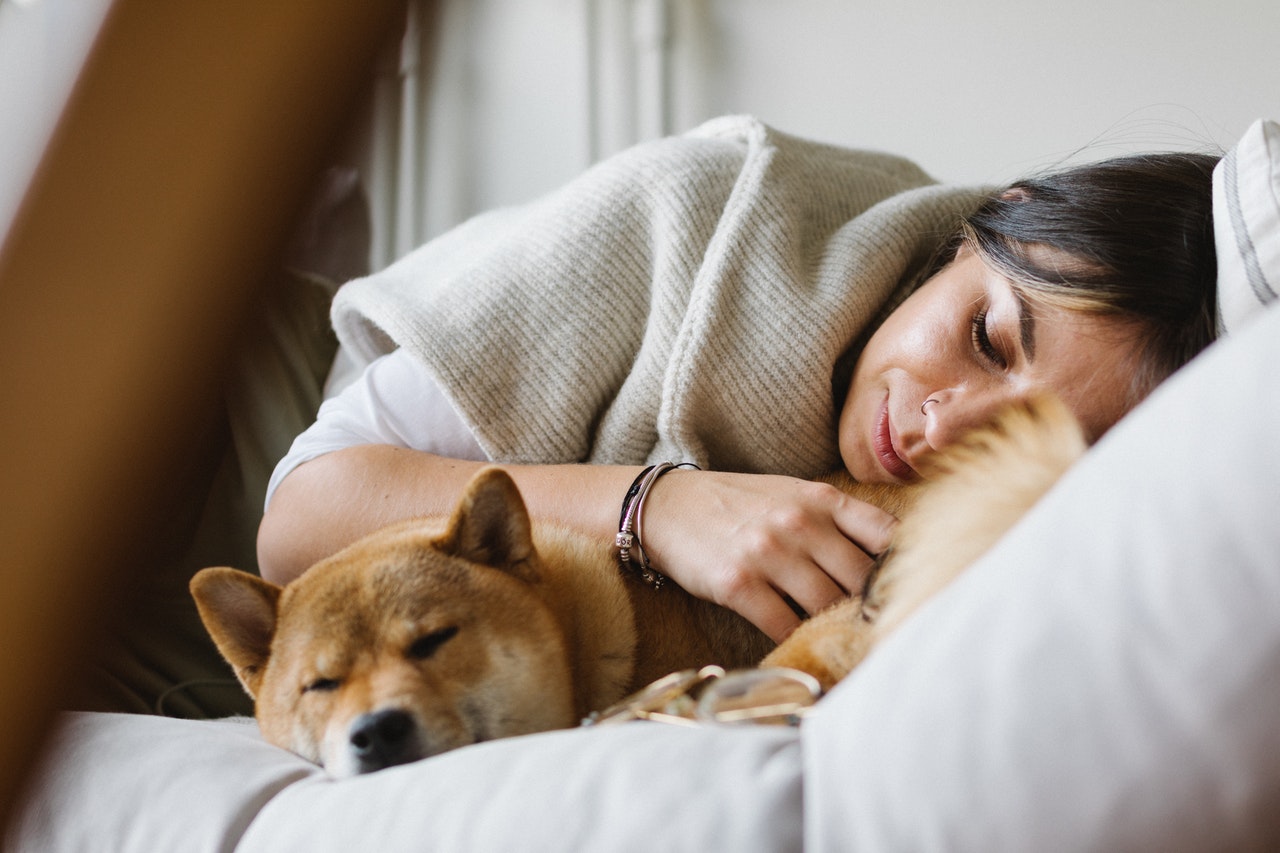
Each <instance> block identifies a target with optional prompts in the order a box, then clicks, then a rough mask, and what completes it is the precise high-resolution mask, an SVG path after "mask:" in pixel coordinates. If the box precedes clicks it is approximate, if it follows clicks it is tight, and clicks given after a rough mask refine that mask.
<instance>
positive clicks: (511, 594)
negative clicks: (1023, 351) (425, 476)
mask: <svg viewBox="0 0 1280 853" xmlns="http://www.w3.org/2000/svg"><path fill="white" fill-rule="evenodd" d="M1083 450H1084V441H1083V438H1082V437H1081V434H1080V431H1079V428H1078V427H1077V426H1076V424H1075V421H1074V420H1073V419H1072V418H1071V416H1070V414H1069V413H1068V412H1067V411H1066V409H1065V407H1064V406H1062V404H1061V403H1059V402H1057V401H1056V400H1053V399H1038V400H1034V401H1032V402H1029V403H1027V404H1024V405H1019V406H1016V407H1014V408H1012V409H1010V410H1009V411H1007V412H1005V413H1004V414H1002V415H1001V417H1000V418H999V419H998V420H997V421H996V422H995V423H994V424H993V425H992V426H991V427H990V428H988V429H986V430H981V431H978V432H977V433H975V434H974V435H972V436H971V437H969V438H968V439H967V440H965V441H963V442H961V443H960V444H959V445H957V446H955V447H953V448H951V449H949V450H948V451H947V452H946V453H944V454H941V455H939V456H938V457H937V458H936V459H935V460H934V463H933V466H932V468H931V470H930V471H929V472H928V473H929V474H930V478H929V479H928V482H927V484H926V485H922V486H913V487H894V486H874V485H860V484H857V483H854V482H853V481H852V480H850V479H849V478H848V476H847V475H842V474H837V475H833V476H832V477H830V478H827V480H828V482H831V483H833V484H835V485H837V486H838V487H839V488H841V489H844V490H845V491H847V492H849V493H850V494H852V495H853V496H855V497H858V498H859V499H862V500H867V501H869V502H872V503H875V504H877V505H879V506H881V507H883V508H885V509H887V510H888V511H890V512H893V513H895V514H898V515H900V517H901V518H902V519H903V521H902V524H901V525H900V526H899V529H898V532H897V533H896V534H895V541H894V544H893V548H892V552H891V554H890V556H889V557H888V559H887V560H886V561H885V562H884V564H883V566H882V567H881V569H880V570H879V571H878V572H877V573H876V575H875V576H874V578H873V579H872V581H871V583H870V584H869V585H868V589H867V590H866V601H865V602H864V601H863V599H862V597H861V596H854V597H852V598H851V599H849V600H847V601H846V602H842V603H841V604H837V605H836V606H834V607H832V608H829V609H828V610H826V611H824V612H823V613H820V614H818V615H817V616H815V617H814V618H812V619H810V620H808V621H807V622H805V623H804V624H803V625H801V627H800V628H799V629H798V630H797V631H796V632H795V633H793V634H792V636H791V637H789V638H788V639H787V640H786V641H785V642H784V643H783V644H782V645H780V646H779V647H778V648H777V649H775V650H774V651H772V653H769V654H768V656H767V657H765V655H766V653H767V652H769V649H770V647H771V645H772V644H771V643H770V642H769V641H768V639H767V638H766V637H765V636H764V635H763V634H762V633H760V632H759V631H758V630H756V629H755V628H754V627H752V626H750V625H749V624H748V623H747V622H746V621H745V620H743V619H741V618H740V617H738V616H737V615H736V614H733V613H731V612H729V611H727V610H724V609H723V608H720V607H717V606H716V605H713V604H710V603H708V602H705V601H702V600H700V599H696V598H694V597H692V596H690V595H688V594H687V593H685V592H684V591H683V590H681V589H680V588H679V587H677V586H675V585H674V584H667V585H665V586H663V587H662V588H661V589H656V590H655V589H653V588H651V587H648V586H645V585H643V584H641V583H640V582H639V581H636V580H634V579H632V578H630V577H628V576H625V575H623V574H622V573H621V572H620V571H619V569H618V566H617V563H616V561H615V558H614V556H613V554H612V550H611V549H610V548H609V547H608V544H607V543H601V542H596V541H591V540H589V539H587V538H586V537H583V536H581V535H579V534H576V533H573V532H570V531H568V530H566V529H562V528H557V527H553V526H545V525H543V526H537V527H534V526H533V525H531V523H530V521H529V517H528V514H527V512H526V510H525V507H524V503H523V501H522V500H521V498H520V495H519V493H518V491H517V490H516V487H515V484H514V483H513V482H512V481H511V479H510V477H509V476H508V475H507V474H506V473H504V472H502V471H501V470H500V469H497V468H487V469H485V470H484V471H482V472H481V473H480V474H478V475H477V476H476V478H475V479H474V480H473V481H472V483H471V484H470V485H469V486H468V488H467V490H466V493H465V495H464V496H463V498H462V500H461V501H460V502H459V505H458V507H457V509H456V510H455V512H454V514H453V516H452V517H451V518H449V519H447V520H442V519H422V520H415V521H408V522H404V523H401V524H397V525H394V526H392V527H389V528H386V529H384V530H381V531H378V532H376V533H374V534H371V535H370V536H368V537H366V538H364V539H362V540H360V541H359V542H357V543H355V544H353V545H351V546H350V547H348V548H347V549H345V550H343V551H341V552H339V553H338V554H336V555H334V556H333V557H330V558H329V559H327V560H324V561H322V562H321V563H319V564H317V565H316V566H314V567H312V568H311V569H310V570H308V571H307V572H306V573H305V574H304V575H303V576H302V577H301V578H299V579H298V580H297V581H295V582H293V583H292V584H290V585H289V586H288V587H286V588H285V589H283V590H281V589H280V588H279V587H276V586H274V585H272V584H270V583H267V582H266V581H264V580H262V579H261V578H258V577H256V576H253V575H249V574H247V573H244V572H238V571H235V570H233V569H227V568H214V569H206V570H204V571H202V572H200V573H198V574H197V575H196V577H195V578H194V579H193V581H192V593H193V595H194V596H195V599H196V603H197V606H198V608H199V611H200V615H201V618H202V619H203V620H204V622H205V625H206V627H207V628H208V630H209V632H210V635H211V636H212V637H213V639H214V641H215V643H216V644H217V646H218V648H219V649H220V650H221V652H222V654H223V655H224V656H225V657H226V658H227V660H228V661H229V662H230V663H231V665H232V666H233V667H234V668H235V671H236V673H237V675H238V676H239V678H240V680H241V682H242V683H243V685H244V687H245V689H246V690H248V692H249V693H250V695H252V696H253V697H254V698H255V700H256V715H257V718H258V721H259V723H260V725H261V727H262V731H263V734H264V736H265V737H266V738H267V739H268V740H269V741H271V742H272V743H275V744H278V745H280V746H283V747H286V748H288V749H292V750H293V751H295V752H297V753H299V754H301V755H303V756H305V757H307V758H309V759H311V760H313V761H316V762H319V763H321V764H323V765H324V766H325V767H326V768H328V769H329V770H330V771H331V772H333V773H334V774H335V775H340V776H341V775H351V774H354V773H360V772H365V771H368V770H375V769H378V768H379V767H381V766H385V765H386V764H391V763H399V762H401V761H407V760H413V759H415V758H420V757H425V756H427V755H433V754H436V753H438V752H442V751H445V750H448V749H453V748H456V747H459V746H463V745H466V744H469V743H474V742H476V741H481V740H486V739H489V738H496V737H506V736H510V735H516V734H523V733H526V732H533V731H541V730H545V729H552V728H561V727H567V726H571V725H574V724H575V723H576V722H577V721H578V720H580V719H581V718H583V717H584V716H586V715H587V714H588V713H589V712H591V711H593V710H599V709H602V708H604V707H606V706H609V705H611V704H613V703H615V702H616V701H617V700H619V699H620V698H622V697H623V696H625V695H626V694H628V693H630V692H633V691H635V690H636V689H638V688H640V687H641V686H643V685H645V684H647V683H649V682H650V681H652V680H654V679H656V678H658V677H660V676H663V675H665V674H667V673H669V672H673V671H675V670H680V669H685V668H690V667H699V666H702V665H704V664H708V663H716V664H719V665H721V666H724V667H726V668H734V667H744V666H752V665H755V664H756V663H757V662H759V661H760V660H761V658H762V657H763V658H764V661H763V663H764V664H765V665H770V666H790V667H794V668H796V669H801V670H804V671H806V672H809V673H811V674H813V675H814V676H816V677H817V678H818V679H819V681H820V682H821V683H822V685H823V687H824V688H830V687H831V686H832V685H834V684H835V683H836V682H837V681H839V680H840V679H841V678H843V677H844V676H845V675H846V674H848V672H849V671H851V670H852V669H853V668H854V667H855V666H857V664H858V663H859V662H860V661H861V660H862V659H863V657H865V655H866V654H867V652H868V651H870V649H871V648H872V647H873V646H874V645H875V643H876V642H878V641H879V640H880V639H882V638H883V637H884V636H885V635H886V634H887V633H888V632H889V631H892V630H893V629H894V628H895V627H896V626H897V625H899V624H900V623H901V621H902V620H903V619H904V618H905V617H906V616H907V615H908V614H909V613H910V612H911V611H913V610H914V609H915V608H916V607H918V606H919V605H920V604H921V603H922V602H923V601H924V600H925V599H926V598H928V597H929V596H930V595H932V594H933V593H934V592H936V591H937V590H938V589H940V588H941V587H942V586H943V585H945V584H946V583H947V582H949V581H950V580H951V579H952V578H953V577H955V575H956V574H958V573H959V572H960V571H961V570H963V568H964V567H965V566H967V565H969V564H970V563H971V562H973V560H974V559H976V558H977V557H978V556H980V555H981V554H982V553H983V552H984V551H985V550H986V549H987V548H989V547H990V546H991V545H992V544H993V543H994V542H995V541H996V540H997V539H998V538H999V537H1000V536H1001V535H1002V534H1003V533H1004V532H1005V531H1006V530H1007V529H1008V528H1009V527H1010V526H1011V525H1012V524H1013V523H1014V521H1016V519H1017V518H1018V517H1019V516H1020V515H1021V514H1022V513H1023V512H1025V510H1026V509H1027V508H1028V507H1030V505H1031V504H1032V503H1034V502H1035V501H1036V500H1037V499H1038V498H1039V497H1040V495H1041V494H1042V493H1043V492H1044V491H1045V490H1047V489H1048V487H1049V486H1050V485H1051V484H1052V483H1053V482H1054V481H1055V480H1056V479H1057V478H1058V476H1059V475H1060V474H1061V473H1062V471H1064V470H1065V469H1066V468H1067V467H1068V466H1069V465H1070V464H1071V463H1072V462H1073V461H1074V460H1075V459H1076V458H1077V457H1078V456H1079V455H1080V454H1081V453H1082V452H1083ZM433 638H434V639H433ZM441 638H443V639H441ZM424 650H426V651H428V652H429V653H427V654H424V653H423V652H424ZM388 711H390V712H392V715H393V721H397V725H396V726H383V725H381V723H382V722H385V721H386V719H387V717H382V716H380V717H371V716H370V715H378V714H381V713H382V712H388ZM406 719H407V720H408V729H407V733H406V732H405V731H401V729H403V728H404V724H405V720H406ZM369 731H374V732H379V731H381V732H382V733H383V734H386V735H387V738H388V739H395V740H396V743H395V744H393V745H387V746H386V749H385V750H384V749H382V748H381V746H380V747H379V748H378V749H375V750H372V753H376V754H370V752H371V751H370V750H367V749H365V750H363V751H362V749H361V744H362V743H364V740H362V739H365V738H366V734H367V733H368V732H369ZM392 736H394V738H392ZM366 745H367V744H366ZM393 747H394V749H393ZM383 753H386V754H383Z"/></svg>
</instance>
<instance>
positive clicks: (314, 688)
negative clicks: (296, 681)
mask: <svg viewBox="0 0 1280 853" xmlns="http://www.w3.org/2000/svg"><path fill="white" fill-rule="evenodd" d="M340 684H341V682H340V681H338V679H336V678H317V679H316V680H315V681H312V682H311V683H310V684H308V685H307V686H305V687H303V688H302V692H303V693H313V692H314V693H330V692H332V691H334V690H337V689H338V687H339V685H340Z"/></svg>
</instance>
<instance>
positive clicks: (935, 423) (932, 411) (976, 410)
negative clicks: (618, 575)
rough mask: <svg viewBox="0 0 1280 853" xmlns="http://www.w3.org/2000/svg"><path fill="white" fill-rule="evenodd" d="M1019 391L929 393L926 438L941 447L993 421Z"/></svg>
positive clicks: (922, 407)
mask: <svg viewBox="0 0 1280 853" xmlns="http://www.w3.org/2000/svg"><path fill="white" fill-rule="evenodd" d="M1015 397H1016V395H1015V394H1013V393H1005V392H1001V391H997V390H974V389H950V390H946V391H937V392H934V393H933V394H930V395H929V397H928V399H927V400H926V401H925V403H924V405H923V406H921V411H922V412H923V413H924V438H925V442H926V443H927V444H928V445H929V447H930V448H931V449H933V450H942V449H943V448H946V447H949V446H951V445H952V444H954V443H955V442H956V441H958V440H959V439H960V438H961V437H962V436H963V435H964V434H965V433H967V432H969V431H970V430H973V429H976V428H977V427H980V426H984V425H985V424H987V423H990V422H991V420H992V419H993V418H994V417H995V416H996V413H997V412H998V411H999V410H1000V409H1002V408H1004V407H1005V406H1007V405H1009V404H1010V403H1012V402H1014V399H1015Z"/></svg>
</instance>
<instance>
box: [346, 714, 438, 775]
mask: <svg viewBox="0 0 1280 853" xmlns="http://www.w3.org/2000/svg"><path fill="white" fill-rule="evenodd" d="M415 729H416V725H415V723H414V721H413V717H412V716H410V715H409V713H408V712H407V711H402V710H400V709H398V708H392V709H384V710H381V711H372V712H370V713H367V714H361V715H360V716H359V717H357V718H356V719H355V721H354V722H353V723H352V724H351V729H350V738H349V739H350V743H351V753H352V755H353V756H354V757H355V759H356V761H357V762H358V763H359V765H360V772H361V773H370V772H372V771H374V770H381V769H382V768H384V767H391V766H393V765H396V764H404V763H406V762H408V761H414V760H415V759H418V758H420V757H421V755H420V750H419V748H418V738H417V735H416V731H415Z"/></svg>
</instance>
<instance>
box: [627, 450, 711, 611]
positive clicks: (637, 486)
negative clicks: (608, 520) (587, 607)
mask: <svg viewBox="0 0 1280 853" xmlns="http://www.w3.org/2000/svg"><path fill="white" fill-rule="evenodd" d="M697 467H698V466H697V465H695V464H693V463H692V462H681V463H678V464H677V463H675V462H660V463H658V464H657V465H650V466H649V467H647V468H645V469H644V470H643V471H641V472H640V474H639V475H638V476H637V477H636V478H635V480H634V481H633V482H632V483H631V488H629V489H627V494H626V496H625V497H624V498H623V499H622V513H621V515H620V516H619V518H618V535H617V537H615V539H614V544H615V545H617V546H618V564H619V565H620V566H621V567H622V568H623V569H624V570H627V571H634V572H636V574H637V575H638V576H639V578H640V579H641V580H642V581H644V582H645V583H647V584H649V585H651V586H653V587H655V588H657V587H660V586H662V584H663V582H664V581H666V578H665V577H664V576H663V575H662V573H661V572H659V571H657V570H656V569H655V568H653V565H652V564H651V563H650V562H649V555H648V554H646V553H645V550H644V545H643V543H642V542H641V541H640V527H641V522H642V515H643V511H644V502H645V499H646V498H647V497H648V496H649V490H650V489H652V488H653V484H654V483H656V482H657V481H658V478H659V477H661V476H662V475H663V474H666V473H667V472H668V471H674V470H675V469H676V468H695V469H696V468H697ZM633 551H634V552H635V553H634V555H633V553H632V552H633ZM636 555H638V556H639V558H640V559H639V562H637V561H636V560H635V558H634V557H635V556H636Z"/></svg>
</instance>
